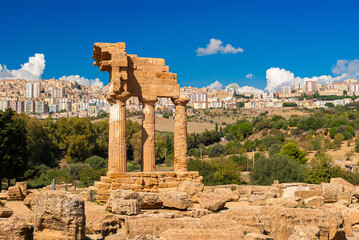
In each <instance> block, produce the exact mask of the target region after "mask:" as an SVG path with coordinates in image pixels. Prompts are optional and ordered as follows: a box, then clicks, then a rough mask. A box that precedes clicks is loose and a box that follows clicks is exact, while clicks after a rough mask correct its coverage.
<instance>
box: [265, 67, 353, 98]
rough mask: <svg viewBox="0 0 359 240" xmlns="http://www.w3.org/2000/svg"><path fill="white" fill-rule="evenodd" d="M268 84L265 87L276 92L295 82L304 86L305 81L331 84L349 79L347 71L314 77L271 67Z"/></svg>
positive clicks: (267, 76) (267, 73) (267, 75)
mask: <svg viewBox="0 0 359 240" xmlns="http://www.w3.org/2000/svg"><path fill="white" fill-rule="evenodd" d="M266 78H267V86H266V88H265V90H266V91H268V92H274V91H278V90H280V88H281V87H283V86H292V85H294V84H295V83H299V84H301V85H302V86H303V84H304V82H305V81H317V82H318V83H321V84H326V85H327V84H331V83H333V82H342V81H344V80H345V79H348V78H349V76H348V74H347V73H343V74H341V75H339V76H336V77H333V76H330V75H321V76H314V77H305V78H301V77H295V76H294V73H292V72H290V71H288V70H285V69H280V68H274V67H273V68H270V69H268V70H267V72H266Z"/></svg>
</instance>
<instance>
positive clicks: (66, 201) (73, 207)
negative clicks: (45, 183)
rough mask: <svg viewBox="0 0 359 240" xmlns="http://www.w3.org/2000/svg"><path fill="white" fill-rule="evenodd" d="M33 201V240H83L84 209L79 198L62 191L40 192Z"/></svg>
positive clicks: (82, 202)
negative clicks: (52, 238)
mask: <svg viewBox="0 0 359 240" xmlns="http://www.w3.org/2000/svg"><path fill="white" fill-rule="evenodd" d="M34 201H35V209H34V211H35V218H34V229H35V231H34V239H46V238H48V237H49V236H62V237H63V238H65V239H74V240H77V239H84V238H85V207H84V201H83V200H82V199H81V198H80V197H78V196H76V195H75V194H72V193H69V192H64V191H42V192H39V193H38V194H37V195H36V196H35V199H34Z"/></svg>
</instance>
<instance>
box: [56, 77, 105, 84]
mask: <svg viewBox="0 0 359 240" xmlns="http://www.w3.org/2000/svg"><path fill="white" fill-rule="evenodd" d="M60 79H61V80H65V81H69V82H71V81H74V82H77V83H78V84H79V85H83V86H96V87H103V82H101V81H100V79H99V78H95V79H87V78H84V77H80V76H79V75H70V76H62V77H60Z"/></svg>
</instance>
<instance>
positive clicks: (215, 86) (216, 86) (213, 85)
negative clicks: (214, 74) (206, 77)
mask: <svg viewBox="0 0 359 240" xmlns="http://www.w3.org/2000/svg"><path fill="white" fill-rule="evenodd" d="M222 87H223V84H222V83H220V82H219V81H217V80H216V81H214V82H213V83H211V84H210V85H208V86H207V88H209V89H221V88H222Z"/></svg>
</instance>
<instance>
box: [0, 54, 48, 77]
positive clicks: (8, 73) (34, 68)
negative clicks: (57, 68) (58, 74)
mask: <svg viewBox="0 0 359 240" xmlns="http://www.w3.org/2000/svg"><path fill="white" fill-rule="evenodd" d="M45 62H46V61H45V56H44V54H42V53H36V54H35V56H33V57H29V61H28V62H27V63H25V64H21V68H20V69H17V70H9V69H7V67H6V66H5V65H4V66H2V65H1V64H0V80H2V79H16V78H19V79H25V80H31V81H36V80H38V79H39V78H41V75H42V73H43V72H44V69H45Z"/></svg>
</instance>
